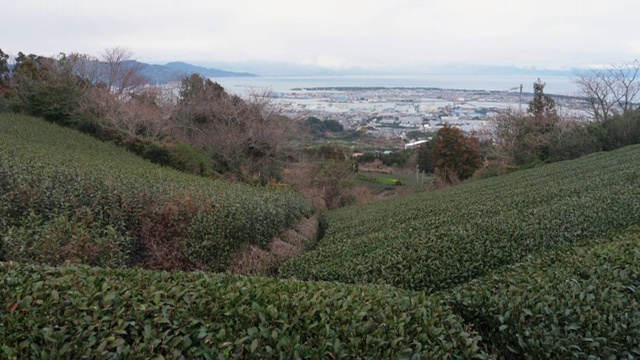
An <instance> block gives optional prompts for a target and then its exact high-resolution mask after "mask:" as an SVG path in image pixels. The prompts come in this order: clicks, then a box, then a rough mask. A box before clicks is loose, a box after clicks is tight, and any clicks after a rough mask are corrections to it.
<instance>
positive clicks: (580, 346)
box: [0, 115, 640, 359]
mask: <svg viewBox="0 0 640 360" xmlns="http://www.w3.org/2000/svg"><path fill="white" fill-rule="evenodd" d="M310 213H311V208H310V207H309V205H308V203H307V202H306V201H304V200H302V199H301V198H300V197H299V196H297V195H296V194H295V193H293V192H290V191H287V190H285V189H263V188H254V187H249V186H243V185H235V184H229V183H224V182H217V181H211V180H207V179H203V178H199V177H193V176H189V175H185V174H182V173H178V172H175V171H172V170H168V169H164V168H160V167H157V166H155V165H151V164H149V163H148V162H145V161H143V160H141V159H139V158H137V157H135V156H133V155H131V154H129V153H127V152H125V151H122V150H121V149H119V148H117V147H115V146H110V145H109V144H104V143H99V142H97V141H95V140H93V139H90V138H88V137H85V136H82V135H80V134H78V133H76V132H73V131H69V130H65V129H62V128H59V127H57V126H54V125H51V124H48V123H44V122H42V121H40V120H37V119H34V118H30V117H23V116H17V115H0V358H2V359H4V358H7V359H30V358H43V359H67V358H73V359H75V358H89V359H121V358H126V359H149V358H158V359H192V358H193V359H246V358H258V359H297V358H311V359H325V358H326V359H337V358H340V359H600V358H602V359H636V358H640V146H635V147H627V148H623V149H620V150H617V151H615V152H610V153H600V154H594V155H591V156H588V157H584V158H582V159H579V160H576V161H571V162H564V163H557V164H553V165H547V166H544V167H541V168H537V169H532V170H527V171H520V172H517V173H513V174H510V175H507V176H502V177H497V178H492V179H487V180H482V181H477V182H472V183H468V184H465V185H462V186H458V187H454V188H449V189H445V190H438V191H434V192H430V193H424V194H417V195H412V196H411V197H404V198H395V199H392V200H386V201H383V202H378V203H374V204H368V205H366V206H354V207H349V208H343V209H340V210H337V211H333V212H330V213H329V214H328V215H327V216H326V225H327V228H326V235H325V237H324V238H323V239H322V240H321V242H320V243H319V244H318V246H317V248H316V249H315V250H314V251H311V252H309V253H306V254H304V255H301V256H299V257H297V258H294V259H293V260H291V261H289V262H288V263H286V264H285V265H284V267H283V268H281V269H280V276H281V278H279V279H273V278H264V277H243V276H233V275H228V274H222V273H214V272H216V271H217V272H219V271H224V270H225V268H226V266H227V264H228V260H229V258H230V256H231V255H232V254H233V253H234V252H236V251H238V249H240V248H241V247H242V246H243V245H245V244H254V245H258V246H265V245H266V244H267V243H268V242H269V240H270V239H271V238H272V237H273V236H275V235H278V234H280V233H281V232H282V231H284V229H286V228H287V227H290V226H292V225H294V224H295V223H296V222H297V221H298V220H299V219H301V218H302V217H304V216H307V215H309V214H310ZM89 265H90V266H89ZM131 267H133V268H131ZM140 267H146V268H151V269H170V270H206V271H207V272H203V271H173V272H165V271H150V270H145V269H140Z"/></svg>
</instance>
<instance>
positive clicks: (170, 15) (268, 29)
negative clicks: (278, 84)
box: [0, 0, 640, 68]
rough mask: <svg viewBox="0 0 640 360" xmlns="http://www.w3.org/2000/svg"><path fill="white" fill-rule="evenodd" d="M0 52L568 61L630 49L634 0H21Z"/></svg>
mask: <svg viewBox="0 0 640 360" xmlns="http://www.w3.org/2000/svg"><path fill="white" fill-rule="evenodd" d="M2 10H3V13H4V14H10V15H8V16H5V17H4V18H3V21H2V22H1V23H0V33H1V34H3V41H2V44H0V46H2V49H3V50H4V51H5V52H10V53H17V52H18V51H23V52H28V53H37V54H43V55H53V54H56V53H58V52H61V51H64V52H71V51H78V52H87V53H91V54H98V53H99V52H100V51H101V50H103V49H104V48H106V47H111V46H124V47H128V48H130V49H131V50H133V51H134V53H135V54H136V55H137V57H138V58H139V59H141V60H144V61H150V62H162V61H169V60H184V61H192V62H198V63H206V62H223V61H226V62H234V61H278V62H293V63H298V64H315V65H322V66H327V67H332V68H346V67H352V66H353V67H375V68H380V67H396V68H400V67H407V68H410V67H418V66H424V65H428V64H441V63H447V62H466V63H481V64H497V65H516V66H538V67H556V68H557V67H570V66H582V65H586V64H601V63H618V62H623V61H630V60H633V59H635V58H636V57H638V54H639V53H640V45H638V44H640V33H638V32H637V31H636V26H635V16H636V14H637V13H640V2H637V1H635V0H610V1H605V0H599V1H596V0H562V1H557V0H555V1H551V0H518V1H512V0H484V1H478V0H448V1H421V0H398V1H392V0H368V1H365V0H324V1H304V0H297V1H293V0H270V1H260V0H236V1H207V0H187V1H177V0H155V1H147V0H145V1H133V0H128V1H125V0H112V1H110V2H106V1H82V0H57V1H48V0H21V1H11V2H6V3H5V4H3V6H2Z"/></svg>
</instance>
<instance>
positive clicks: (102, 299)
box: [0, 263, 480, 359]
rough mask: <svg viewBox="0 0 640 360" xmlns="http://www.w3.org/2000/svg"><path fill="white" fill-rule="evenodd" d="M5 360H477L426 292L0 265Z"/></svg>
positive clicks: (456, 324)
mask: <svg viewBox="0 0 640 360" xmlns="http://www.w3.org/2000/svg"><path fill="white" fill-rule="evenodd" d="M0 308H1V309H2V311H0V354H2V356H3V357H6V358H16V357H17V358H31V357H38V358H41V357H47V358H69V359H71V358H103V359H112V358H129V357H131V358H153V357H155V356H163V357H164V358H172V359H178V358H182V357H184V358H205V359H206V358H259V359H281V358H286V359H296V358H315V359H321V358H322V359H323V358H341V359H356V358H360V359H391V358H407V359H409V358H412V357H413V358H424V359H447V358H448V359H470V358H472V357H474V356H476V355H479V354H480V351H479V349H478V341H479V338H477V337H475V336H474V335H473V334H470V333H469V332H468V331H467V330H466V328H465V325H464V324H463V323H462V322H461V321H460V318H459V317H457V316H455V315H452V314H451V312H450V311H449V310H448V309H447V308H446V307H443V306H441V305H439V304H438V303H433V302H431V301H430V300H429V299H428V297H427V296H425V295H424V294H420V293H409V292H403V291H399V290H397V289H393V288H387V287H366V286H346V285H341V284H331V283H305V282H299V281H287V280H285V281H281V280H276V279H268V278H260V277H253V278H250V277H238V276H227V275H210V274H204V273H179V272H177V273H166V272H148V271H140V270H104V269H96V268H87V267H76V266H73V267H64V268H57V269H56V268H47V267H35V266H25V265H16V264H8V263H4V264H2V263H0Z"/></svg>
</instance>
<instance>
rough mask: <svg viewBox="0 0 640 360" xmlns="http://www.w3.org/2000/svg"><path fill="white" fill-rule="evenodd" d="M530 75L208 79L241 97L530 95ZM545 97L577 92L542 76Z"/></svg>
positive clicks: (567, 81)
mask: <svg viewBox="0 0 640 360" xmlns="http://www.w3.org/2000/svg"><path fill="white" fill-rule="evenodd" d="M537 79H538V76H533V75H344V76H295V77H293V76H292V77H289V76H283V77H253V78H247V77H239V78H237V77H228V78H212V80H213V81H216V82H218V83H219V84H220V85H222V86H223V87H224V88H225V89H226V90H228V91H230V92H233V93H238V94H242V93H245V92H247V91H249V90H250V89H252V88H253V89H255V90H258V91H259V90H262V89H271V91H275V92H287V91H291V90H292V89H294V88H301V89H307V88H318V87H407V88H411V87H433V88H442V89H465V90H489V91H507V90H509V89H512V88H514V87H519V86H520V84H522V86H523V89H522V91H523V92H525V93H531V92H533V83H534V82H535V81H536V80H537ZM540 79H541V80H542V81H543V82H545V83H546V84H547V85H546V87H545V93H547V94H555V95H574V94H575V93H576V91H577V89H576V86H575V84H574V83H573V82H572V80H571V77H569V76H543V77H540Z"/></svg>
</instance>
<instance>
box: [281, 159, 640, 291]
mask: <svg viewBox="0 0 640 360" xmlns="http://www.w3.org/2000/svg"><path fill="white" fill-rule="evenodd" d="M638 223H640V146H633V147H627V148H624V149H620V150H617V151H614V152H610V153H599V154H593V155H590V156H587V157H584V158H582V159H579V160H576V161H571V162H563V163H556V164H551V165H548V166H545V167H542V168H538V169H532V170H527V171H520V172H517V173H514V174H510V175H507V176H502V177H497V178H492V179H486V180H482V181H477V182H473V183H469V184H466V185H463V186H458V187H455V188H450V189H446V190H444V191H436V192H432V193H427V194H419V195H415V196H411V197H403V198H396V199H392V200H388V201H384V202H378V203H375V204H370V205H366V206H355V207H349V208H343V209H340V210H337V211H335V212H332V213H330V214H329V216H328V224H329V229H328V232H327V234H326V236H325V238H324V239H323V240H322V242H321V243H320V245H319V246H318V248H317V249H316V250H315V251H312V252H310V253H307V254H305V255H303V256H300V257H298V258H296V259H293V260H291V261H289V262H288V263H286V264H285V266H284V267H283V269H281V270H282V271H281V274H282V276H283V277H295V278H298V279H309V280H331V281H341V282H346V283H384V284H390V285H394V286H398V287H401V288H405V289H413V290H420V291H427V292H433V291H437V290H441V289H446V288H449V287H451V286H455V285H457V284H461V283H464V282H466V281H469V280H471V279H473V278H476V277H478V276H481V275H482V274H485V273H488V272H490V271H492V270H495V269H498V268H500V267H502V266H505V265H509V264H513V263H516V262H518V261H521V260H522V259H524V258H525V257H526V256H528V255H530V254H533V253H537V252H544V251H546V250H549V249H553V248H556V247H558V246H561V245H563V244H569V243H575V242H578V241H580V240H584V239H589V238H594V237H598V236H604V235H609V234H612V233H615V232H616V231H618V230H620V229H623V228H626V227H628V226H631V225H634V224H638Z"/></svg>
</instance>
